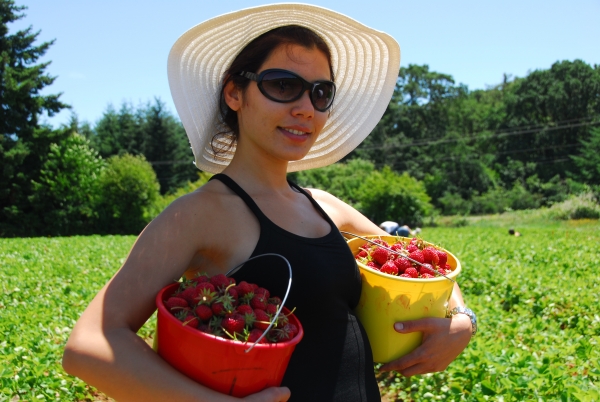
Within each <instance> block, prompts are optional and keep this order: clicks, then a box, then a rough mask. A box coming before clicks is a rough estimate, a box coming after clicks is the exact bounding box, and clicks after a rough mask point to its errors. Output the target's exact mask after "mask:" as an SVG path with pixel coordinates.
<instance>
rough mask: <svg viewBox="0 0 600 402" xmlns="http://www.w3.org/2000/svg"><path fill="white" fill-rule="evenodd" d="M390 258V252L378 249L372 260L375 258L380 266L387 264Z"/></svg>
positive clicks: (372, 254)
mask: <svg viewBox="0 0 600 402" xmlns="http://www.w3.org/2000/svg"><path fill="white" fill-rule="evenodd" d="M389 256H390V253H389V251H387V250H386V249H384V248H381V247H377V248H376V249H375V250H373V252H372V253H371V258H373V260H374V261H375V262H376V263H377V264H379V265H383V264H385V262H386V261H387V260H388V257H389Z"/></svg>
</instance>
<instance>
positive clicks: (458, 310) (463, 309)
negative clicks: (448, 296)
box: [446, 307, 477, 336]
mask: <svg viewBox="0 0 600 402" xmlns="http://www.w3.org/2000/svg"><path fill="white" fill-rule="evenodd" d="M457 314H464V315H466V316H467V317H469V319H470V320H471V336H474V335H475V334H476V333H477V316H476V315H475V313H474V312H473V310H471V309H470V308H467V307H454V308H453V309H452V310H450V311H448V313H446V317H447V318H450V317H452V316H455V315H457Z"/></svg>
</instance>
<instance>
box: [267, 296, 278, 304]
mask: <svg viewBox="0 0 600 402" xmlns="http://www.w3.org/2000/svg"><path fill="white" fill-rule="evenodd" d="M269 304H274V305H276V306H281V299H280V298H279V297H277V296H274V297H270V298H269Z"/></svg>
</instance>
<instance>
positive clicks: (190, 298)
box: [179, 284, 198, 306]
mask: <svg viewBox="0 0 600 402" xmlns="http://www.w3.org/2000/svg"><path fill="white" fill-rule="evenodd" d="M179 297H181V298H182V299H185V301H187V302H188V304H189V305H190V306H195V305H196V303H197V301H196V297H198V290H197V289H196V286H194V285H193V284H192V285H189V286H188V287H186V288H185V289H184V290H183V292H181V293H179Z"/></svg>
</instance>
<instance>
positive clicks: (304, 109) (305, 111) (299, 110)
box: [292, 89, 315, 119]
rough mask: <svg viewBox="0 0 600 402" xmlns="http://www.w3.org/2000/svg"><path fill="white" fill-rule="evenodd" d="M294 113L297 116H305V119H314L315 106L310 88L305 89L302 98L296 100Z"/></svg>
mask: <svg viewBox="0 0 600 402" xmlns="http://www.w3.org/2000/svg"><path fill="white" fill-rule="evenodd" d="M292 115H294V116H297V117H300V116H302V117H304V118H305V119H312V118H313V117H314V115H315V107H314V106H313V104H312V101H311V100H310V92H309V91H308V89H307V90H306V91H304V93H303V94H302V96H301V97H300V99H298V100H297V101H295V102H294V106H293V108H292Z"/></svg>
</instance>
